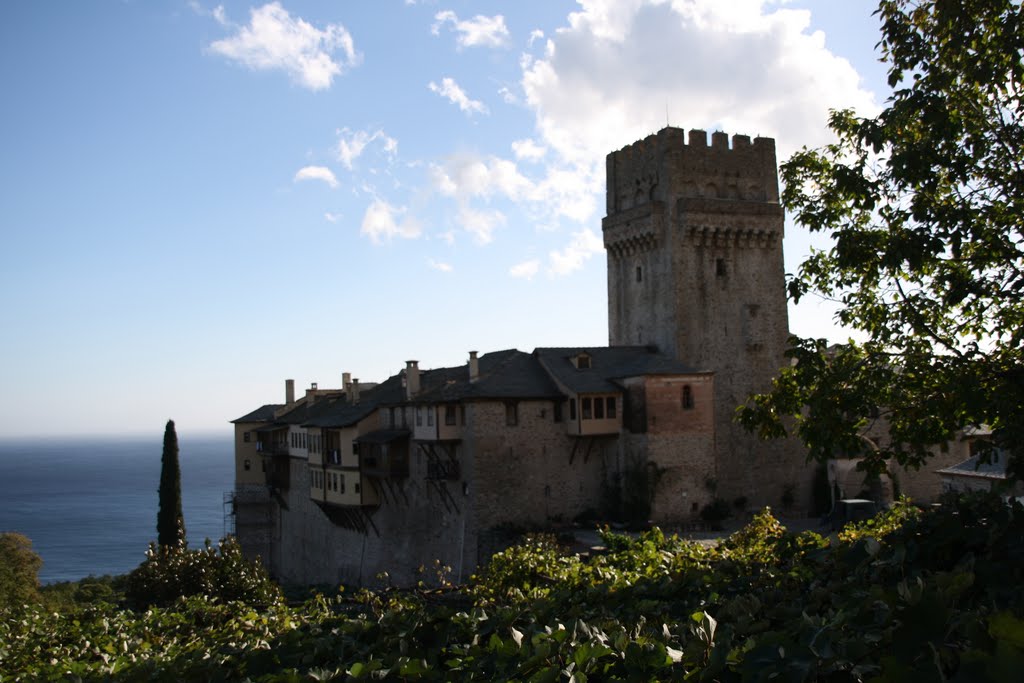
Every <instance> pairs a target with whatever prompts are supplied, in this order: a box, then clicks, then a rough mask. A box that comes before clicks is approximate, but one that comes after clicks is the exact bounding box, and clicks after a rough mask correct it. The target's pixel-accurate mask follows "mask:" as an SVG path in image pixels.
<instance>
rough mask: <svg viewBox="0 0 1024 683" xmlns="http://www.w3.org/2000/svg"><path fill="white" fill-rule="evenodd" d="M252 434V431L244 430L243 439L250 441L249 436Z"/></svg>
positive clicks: (246, 441)
mask: <svg viewBox="0 0 1024 683" xmlns="http://www.w3.org/2000/svg"><path fill="white" fill-rule="evenodd" d="M250 434H252V432H242V441H244V442H245V443H249V439H250V438H251V437H250V436H249V435H250Z"/></svg>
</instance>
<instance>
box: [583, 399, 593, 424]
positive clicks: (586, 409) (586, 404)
mask: <svg viewBox="0 0 1024 683" xmlns="http://www.w3.org/2000/svg"><path fill="white" fill-rule="evenodd" d="M582 401H583V403H582V405H581V406H580V407H581V408H583V419H584V420H589V419H591V418H592V417H593V416H594V414H593V412H592V411H591V409H590V404H591V400H590V397H589V396H587V397H585V398H583V399H582Z"/></svg>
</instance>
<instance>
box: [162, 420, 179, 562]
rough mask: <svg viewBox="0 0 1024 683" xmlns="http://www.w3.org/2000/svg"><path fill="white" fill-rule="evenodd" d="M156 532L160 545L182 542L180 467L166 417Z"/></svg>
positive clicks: (174, 436)
mask: <svg viewBox="0 0 1024 683" xmlns="http://www.w3.org/2000/svg"><path fill="white" fill-rule="evenodd" d="M156 534H157V543H158V544H159V546H160V547H161V548H174V547H178V546H184V545H185V517H184V515H183V514H182V512H181V468H180V467H179V466H178V434H177V432H175V431H174V420H168V421H167V428H166V429H164V452H163V455H162V456H161V458H160V509H159V510H158V511H157V515H156Z"/></svg>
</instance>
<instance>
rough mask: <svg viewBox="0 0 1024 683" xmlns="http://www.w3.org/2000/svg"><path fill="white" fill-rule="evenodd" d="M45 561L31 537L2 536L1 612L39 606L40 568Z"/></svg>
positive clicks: (6, 534)
mask: <svg viewBox="0 0 1024 683" xmlns="http://www.w3.org/2000/svg"><path fill="white" fill-rule="evenodd" d="M41 566H43V560H42V558H40V557H39V555H37V554H36V553H35V552H34V551H33V550H32V541H30V540H29V538H28V537H27V536H23V535H22V534H18V533H14V532H5V533H2V534H0V608H4V607H20V606H22V605H28V604H31V603H37V602H39V568H40V567H41Z"/></svg>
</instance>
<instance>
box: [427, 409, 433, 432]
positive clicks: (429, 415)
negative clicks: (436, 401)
mask: <svg viewBox="0 0 1024 683" xmlns="http://www.w3.org/2000/svg"><path fill="white" fill-rule="evenodd" d="M427 426H428V427H433V426H434V406H427Z"/></svg>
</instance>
